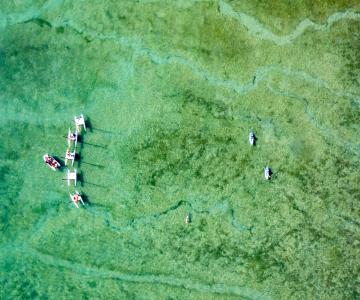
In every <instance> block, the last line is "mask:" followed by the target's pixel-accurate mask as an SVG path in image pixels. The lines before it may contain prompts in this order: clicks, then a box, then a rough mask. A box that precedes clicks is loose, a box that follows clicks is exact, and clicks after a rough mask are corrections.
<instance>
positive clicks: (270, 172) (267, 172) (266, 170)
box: [264, 167, 272, 180]
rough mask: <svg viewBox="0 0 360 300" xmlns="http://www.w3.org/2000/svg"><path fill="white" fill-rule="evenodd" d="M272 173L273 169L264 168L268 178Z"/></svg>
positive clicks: (267, 178)
mask: <svg viewBox="0 0 360 300" xmlns="http://www.w3.org/2000/svg"><path fill="white" fill-rule="evenodd" d="M271 175H272V171H271V169H270V168H269V167H266V168H265V169H264V176H265V179H266V180H269V179H270V178H271Z"/></svg>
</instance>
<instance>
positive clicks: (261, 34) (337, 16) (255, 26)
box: [219, 0, 360, 46]
mask: <svg viewBox="0 0 360 300" xmlns="http://www.w3.org/2000/svg"><path fill="white" fill-rule="evenodd" d="M219 9H220V13H221V14H222V15H223V16H227V17H232V18H234V19H236V20H238V21H239V22H240V23H241V24H242V25H243V26H245V27H246V28H247V29H248V31H249V32H250V34H252V35H254V36H256V37H258V38H260V39H263V40H268V41H271V42H273V43H275V44H277V45H279V46H283V45H286V44H290V43H291V42H292V41H293V40H295V39H296V38H298V37H299V36H300V35H302V34H303V33H304V32H305V31H306V30H307V29H313V30H326V29H329V28H330V27H331V26H332V25H333V24H334V23H336V22H338V21H341V20H344V19H349V20H360V14H359V13H355V12H352V11H345V12H336V13H334V14H332V15H330V16H329V17H328V18H327V21H326V23H325V24H323V25H319V24H316V23H314V22H312V21H311V20H309V19H305V20H303V21H301V22H300V23H299V24H298V25H297V26H296V28H295V30H294V31H293V32H291V33H290V34H287V35H282V36H279V35H276V34H274V33H273V32H271V31H270V30H269V29H267V28H266V27H265V26H264V25H263V24H261V23H260V22H259V21H258V20H257V19H255V18H254V17H252V16H249V15H247V14H245V13H242V12H236V11H234V9H233V8H232V7H231V6H230V5H229V4H227V3H226V2H224V1H222V0H220V1H219Z"/></svg>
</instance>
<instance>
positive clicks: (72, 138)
mask: <svg viewBox="0 0 360 300" xmlns="http://www.w3.org/2000/svg"><path fill="white" fill-rule="evenodd" d="M67 140H68V145H69V147H71V142H72V141H73V142H74V147H75V148H76V145H77V140H78V131H77V130H76V131H75V132H71V130H70V128H69V131H68V135H67Z"/></svg>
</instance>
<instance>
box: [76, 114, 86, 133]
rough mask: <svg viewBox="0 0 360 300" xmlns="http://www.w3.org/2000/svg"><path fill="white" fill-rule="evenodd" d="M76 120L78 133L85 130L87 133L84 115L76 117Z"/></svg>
mask: <svg viewBox="0 0 360 300" xmlns="http://www.w3.org/2000/svg"><path fill="white" fill-rule="evenodd" d="M74 120H75V126H76V129H77V131H78V132H81V129H82V128H84V130H85V131H86V126H85V118H84V115H83V114H81V115H80V116H78V117H77V116H75V117H74Z"/></svg>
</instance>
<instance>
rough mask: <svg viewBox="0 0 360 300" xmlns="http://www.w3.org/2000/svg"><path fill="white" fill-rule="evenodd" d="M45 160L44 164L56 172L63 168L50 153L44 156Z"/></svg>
mask: <svg viewBox="0 0 360 300" xmlns="http://www.w3.org/2000/svg"><path fill="white" fill-rule="evenodd" d="M43 159H44V163H45V164H46V165H47V166H49V167H50V168H51V169H53V170H54V171H56V170H59V169H60V167H61V165H60V163H59V162H58V161H57V160H56V159H55V158H54V157H52V156H50V155H49V154H48V153H46V154H45V155H44V156H43Z"/></svg>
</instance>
